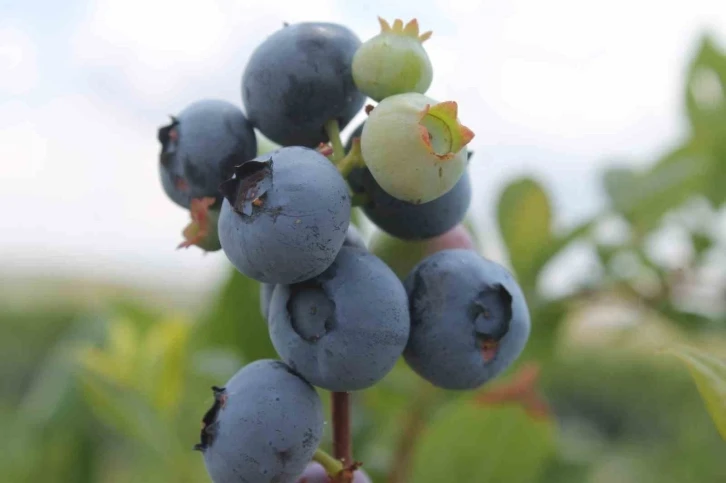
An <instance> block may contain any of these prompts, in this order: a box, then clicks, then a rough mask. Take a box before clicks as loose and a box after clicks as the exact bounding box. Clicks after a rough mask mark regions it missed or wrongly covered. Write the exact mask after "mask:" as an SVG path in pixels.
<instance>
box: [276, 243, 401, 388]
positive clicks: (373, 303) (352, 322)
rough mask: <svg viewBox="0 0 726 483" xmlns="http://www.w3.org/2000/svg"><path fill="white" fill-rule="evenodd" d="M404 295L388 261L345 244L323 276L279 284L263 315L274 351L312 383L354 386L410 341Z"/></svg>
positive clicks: (389, 364) (376, 375) (378, 375)
mask: <svg viewBox="0 0 726 483" xmlns="http://www.w3.org/2000/svg"><path fill="white" fill-rule="evenodd" d="M409 325H410V321H409V314H408V300H407V298H406V292H405V290H404V288H403V285H402V284H401V282H400V281H399V280H398V278H397V277H396V275H395V274H394V273H393V271H391V269H390V268H388V266H387V265H386V264H385V263H383V261H381V260H380V259H379V258H378V257H376V256H375V255H373V254H371V253H370V252H368V251H367V250H362V249H359V248H354V247H343V248H342V249H341V250H340V253H339V254H338V257H337V258H336V259H335V262H334V263H333V264H332V265H331V266H330V268H328V269H327V270H326V271H325V272H323V273H322V274H321V275H319V276H317V277H315V278H313V279H311V280H308V281H306V282H303V283H299V284H293V285H278V286H277V287H276V288H275V291H274V293H273V295H272V302H271V303H270V313H269V328H270V338H271V340H272V344H273V345H274V347H275V349H276V350H277V353H278V354H279V355H280V357H281V358H282V359H283V360H284V361H285V362H286V363H287V364H289V365H290V367H292V368H293V369H294V370H295V371H297V372H299V373H300V374H301V375H302V377H304V378H305V379H306V380H307V381H309V382H310V383H311V384H313V385H315V386H318V387H322V388H324V389H327V390H329V391H356V390H360V389H365V388H367V387H370V386H372V385H374V384H375V383H376V382H378V381H380V380H381V379H382V378H383V377H384V376H385V375H386V374H388V372H389V371H390V370H391V369H392V368H393V366H394V364H395V363H396V361H397V360H398V358H399V357H400V355H401V353H402V351H403V349H404V347H405V345H406V341H407V339H408V332H409Z"/></svg>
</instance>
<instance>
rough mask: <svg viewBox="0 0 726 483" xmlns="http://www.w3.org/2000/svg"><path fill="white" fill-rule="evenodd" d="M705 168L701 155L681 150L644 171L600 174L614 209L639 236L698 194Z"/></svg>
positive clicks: (612, 170) (629, 170)
mask: <svg viewBox="0 0 726 483" xmlns="http://www.w3.org/2000/svg"><path fill="white" fill-rule="evenodd" d="M704 165H705V160H704V158H703V156H701V155H699V154H697V153H694V152H693V150H692V149H689V148H688V147H683V148H679V149H676V150H674V151H673V152H671V153H669V154H667V155H666V156H664V157H663V158H662V159H661V160H659V161H658V162H657V163H656V164H655V165H654V166H653V167H652V168H650V169H648V170H646V171H643V172H636V171H635V170H632V169H629V168H611V169H608V170H606V171H605V172H604V174H603V183H604V185H605V191H606V192H607V194H608V197H609V198H610V202H611V204H612V207H613V209H615V210H616V211H617V212H618V213H620V214H622V215H623V216H624V217H625V218H626V219H627V220H628V221H630V223H631V224H632V228H633V230H634V231H635V233H636V234H637V235H640V236H642V235H644V234H645V233H646V232H648V231H649V230H651V229H653V228H655V227H657V226H658V224H659V223H660V220H661V218H662V217H663V215H664V214H666V213H667V212H668V211H670V210H672V209H674V208H677V207H678V206H680V205H681V204H682V203H684V202H685V201H686V200H688V199H689V198H690V197H692V196H693V195H695V194H696V193H698V192H700V190H701V188H702V185H703V178H704V173H705V167H704Z"/></svg>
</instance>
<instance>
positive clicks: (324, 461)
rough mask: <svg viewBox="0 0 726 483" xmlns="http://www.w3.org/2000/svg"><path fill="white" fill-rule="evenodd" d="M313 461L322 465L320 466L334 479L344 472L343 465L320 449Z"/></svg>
mask: <svg viewBox="0 0 726 483" xmlns="http://www.w3.org/2000/svg"><path fill="white" fill-rule="evenodd" d="M313 461H317V462H318V463H320V465H321V466H322V467H323V468H325V472H326V473H328V475H330V476H332V477H335V476H336V475H337V474H338V473H340V472H341V471H343V463H341V462H340V461H338V460H336V459H335V458H333V457H332V456H330V455H329V454H328V453H326V452H325V451H323V450H322V449H320V448H318V449H317V450H316V451H315V454H314V455H313Z"/></svg>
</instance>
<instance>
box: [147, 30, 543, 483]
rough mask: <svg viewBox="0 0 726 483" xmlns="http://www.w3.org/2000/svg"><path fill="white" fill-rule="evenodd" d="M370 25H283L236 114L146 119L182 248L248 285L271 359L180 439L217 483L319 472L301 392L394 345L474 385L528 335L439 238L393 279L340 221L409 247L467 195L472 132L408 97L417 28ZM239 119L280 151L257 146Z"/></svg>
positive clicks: (448, 377)
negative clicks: (371, 32)
mask: <svg viewBox="0 0 726 483" xmlns="http://www.w3.org/2000/svg"><path fill="white" fill-rule="evenodd" d="M380 23H381V32H380V34H378V35H377V36H375V37H374V38H372V39H370V40H369V41H367V42H365V43H361V41H360V40H359V39H358V37H356V35H355V34H354V33H353V32H351V31H350V30H349V29H348V28H346V27H344V26H341V25H336V24H331V23H300V24H293V25H287V24H286V25H285V26H284V27H283V28H282V29H280V30H279V31H277V32H275V33H274V34H272V35H271V36H270V37H268V38H267V39H266V40H265V41H264V42H262V44H261V45H259V46H258V47H257V49H256V50H255V51H254V53H253V55H252V56H251V58H250V59H249V61H248V64H247V67H246V69H245V72H244V74H243V76H242V100H243V105H244V108H245V113H246V114H245V113H243V111H242V110H240V109H239V108H237V107H236V106H234V105H232V104H230V103H228V102H225V101H219V100H202V101H198V102H195V103H193V104H191V105H189V106H188V107H187V108H186V109H184V110H183V111H181V113H180V114H178V115H177V116H174V117H172V119H171V122H170V124H168V125H167V126H164V127H162V128H160V129H159V132H158V139H159V141H160V143H161V155H160V164H159V166H160V174H161V182H162V185H163V188H164V190H165V192H166V193H167V195H168V196H169V197H170V198H171V199H172V200H173V201H174V202H175V203H177V204H179V205H180V206H182V207H184V208H186V209H189V211H190V214H191V219H192V222H191V223H190V225H189V226H188V227H187V228H186V229H185V230H184V236H185V241H184V242H183V243H182V245H181V246H191V245H196V246H198V247H200V248H202V249H203V250H206V251H214V250H220V249H222V250H223V251H224V253H225V254H226V256H227V257H228V258H229V260H230V261H231V263H232V264H233V265H234V266H235V267H236V268H237V270H239V271H240V272H241V273H242V274H244V275H246V276H248V277H250V278H252V279H255V280H257V281H259V282H260V303H261V310H262V313H263V315H264V316H265V318H266V319H267V322H268V326H269V334H270V338H271V340H272V343H273V345H274V347H275V349H276V351H277V352H278V354H279V357H280V359H281V360H279V361H275V360H260V361H256V362H253V363H250V364H248V365H246V366H245V367H243V368H242V369H240V371H239V372H237V373H236V374H235V375H234V376H233V377H232V378H231V379H230V380H229V381H228V382H227V383H226V384H225V386H224V387H215V388H213V389H214V396H215V399H214V401H215V402H214V405H213V406H212V407H211V408H210V409H209V411H207V413H206V415H205V416H204V419H203V427H202V431H201V441H200V443H199V444H198V445H197V449H199V450H201V451H202V452H203V455H204V461H205V464H206V467H207V470H208V472H209V474H210V476H211V478H212V480H213V481H215V482H216V483H228V482H230V483H231V482H277V483H285V482H302V481H306V482H308V483H315V482H323V481H333V480H332V478H333V477H334V476H335V475H328V474H327V473H326V471H325V470H323V469H322V466H320V465H319V464H317V463H315V462H313V461H312V460H313V457H314V455H315V453H316V450H317V449H318V445H319V442H320V438H321V434H322V432H323V424H324V416H323V412H322V405H321V401H320V398H319V396H318V394H317V392H316V390H315V389H314V387H319V388H322V389H326V390H329V391H333V392H350V391H358V390H362V389H366V388H368V387H371V386H373V385H374V384H376V383H377V382H378V381H380V380H381V379H382V378H383V377H385V376H386V374H388V373H389V372H390V371H391V369H392V368H393V366H394V365H395V363H396V362H397V361H398V360H399V358H400V357H401V356H403V358H404V359H405V361H406V362H407V364H408V365H409V366H410V367H411V368H412V369H413V370H414V371H415V372H416V373H417V374H419V375H420V376H421V377H423V378H425V379H426V380H427V381H429V382H430V383H432V384H434V385H436V386H438V387H441V388H445V389H457V390H465V389H474V388H477V387H480V386H481V385H483V384H484V383H486V382H487V381H489V380H491V379H492V378H494V377H496V376H497V375H498V374H500V373H501V372H502V371H503V370H504V369H505V368H507V367H508V366H509V365H511V364H512V362H513V361H514V360H515V359H516V358H517V357H518V356H519V355H520V353H521V352H522V350H523V348H524V346H525V343H526V341H527V339H528V336H529V331H530V320H529V313H528V309H527V305H526V302H525V300H524V297H523V295H522V292H521V290H520V288H519V286H518V285H517V283H516V281H515V280H514V279H513V278H512V276H511V275H510V274H509V272H508V271H507V270H506V269H504V268H503V267H502V266H500V265H498V264H496V263H494V262H492V261H489V260H486V259H484V258H482V257H481V256H479V255H478V254H477V253H476V252H475V251H473V250H468V249H455V248H454V249H446V250H442V251H438V252H437V253H435V254H433V255H430V256H428V257H427V258H425V259H424V260H423V261H421V262H420V263H419V264H418V265H417V266H416V267H415V268H414V269H413V270H412V271H411V273H410V274H409V275H408V276H407V277H406V279H405V280H404V281H403V282H402V281H401V280H400V279H399V278H398V277H397V276H396V275H395V274H394V273H393V271H392V270H391V269H390V268H389V267H388V266H387V265H386V264H385V263H384V262H383V261H382V260H381V259H379V258H378V257H376V256H375V255H373V254H372V253H370V252H369V251H368V250H367V249H366V245H365V243H364V241H363V239H362V237H361V236H360V234H359V233H358V232H357V231H356V229H355V227H354V225H353V224H351V222H350V219H351V209H352V207H354V206H359V207H360V208H361V209H362V210H363V212H364V213H365V214H366V215H367V217H368V218H369V219H370V220H371V221H372V222H373V223H375V224H376V225H377V226H378V227H379V228H380V229H382V230H383V231H385V232H388V233H389V234H391V235H392V236H395V237H397V238H401V239H404V240H426V239H430V238H432V237H437V236H439V235H442V234H444V233H447V232H449V231H450V230H452V229H454V228H455V227H457V226H459V224H460V223H461V222H462V220H463V218H464V216H465V214H466V211H467V209H468V207H469V202H470V199H471V183H470V179H469V175H468V173H467V165H468V162H469V157H470V151H468V150H467V144H468V143H469V141H471V139H472V138H473V136H474V134H473V133H472V132H471V131H470V130H469V129H468V128H466V127H465V126H463V125H462V124H461V123H460V121H459V119H458V117H457V104H456V103H455V102H437V101H434V100H432V99H430V98H428V97H427V96H425V95H424V93H425V92H426V90H427V89H428V87H429V86H430V84H431V81H432V77H433V75H432V67H431V63H430V61H429V58H428V56H427V54H426V52H425V50H424V49H423V47H422V44H423V42H424V41H425V40H427V39H428V38H429V36H430V32H427V33H424V34H420V33H419V27H418V24H417V22H416V21H415V20H413V21H411V22H409V23H407V24H406V25H404V24H403V22H401V21H400V20H396V21H395V22H394V23H393V24H392V25H390V24H388V23H387V22H385V21H383V20H380ZM367 98H370V99H372V100H373V101H375V102H376V105H375V107H373V106H371V105H369V106H367V107H366V112H367V114H368V116H367V118H366V120H365V122H364V123H363V124H361V125H360V126H359V127H358V128H357V129H356V130H355V131H354V132H353V134H352V135H351V136H350V139H349V140H348V142H347V144H346V145H345V146H344V145H343V143H342V141H341V138H340V129H342V128H343V127H345V126H346V125H347V124H348V123H349V122H350V121H351V119H352V118H353V117H354V116H356V115H357V114H358V113H359V112H360V111H361V109H363V107H364V104H365V103H366V99H367ZM255 129H257V130H258V131H259V132H261V133H262V134H264V135H265V136H266V137H267V138H269V139H270V140H272V141H273V142H274V143H277V144H278V145H279V147H278V148H277V149H274V150H272V151H270V152H267V153H265V154H262V155H257V138H256V136H255ZM329 478H331V479H330V480H329ZM353 481H356V482H360V483H362V482H366V481H369V479H368V477H367V476H366V474H365V473H364V472H363V471H362V470H358V471H355V479H354V480H353Z"/></svg>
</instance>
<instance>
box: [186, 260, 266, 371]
mask: <svg viewBox="0 0 726 483" xmlns="http://www.w3.org/2000/svg"><path fill="white" fill-rule="evenodd" d="M195 339H196V340H195V342H196V344H197V347H198V348H203V349H207V348H210V347H215V348H225V349H228V350H229V352H230V353H232V354H235V355H236V356H237V357H239V358H240V360H241V361H254V360H257V359H265V358H272V359H277V358H278V357H277V352H275V349H274V347H273V346H272V342H270V335H269V332H268V329H267V321H266V320H265V319H264V318H263V317H262V313H261V312H260V284H259V283H258V282H257V281H255V280H253V279H251V278H248V277H245V276H244V275H242V274H241V273H239V272H238V271H237V270H234V269H233V270H231V273H230V276H229V278H228V279H227V282H226V283H225V284H224V286H223V287H222V290H221V292H220V294H219V296H218V298H217V300H216V301H215V303H214V304H213V306H212V307H211V310H210V311H209V312H208V314H207V316H206V317H204V319H203V320H202V321H201V323H200V324H199V326H198V334H197V337H196V338H195Z"/></svg>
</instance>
